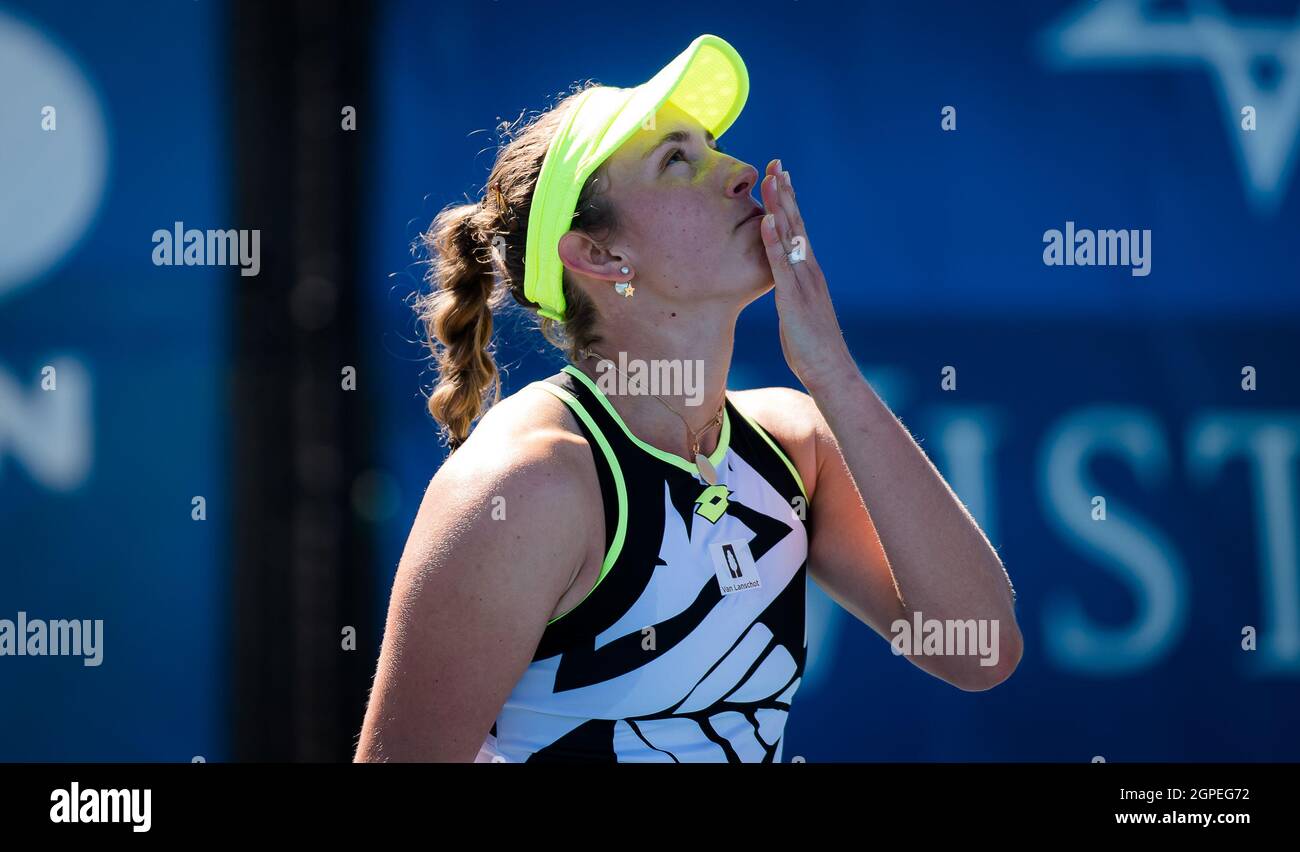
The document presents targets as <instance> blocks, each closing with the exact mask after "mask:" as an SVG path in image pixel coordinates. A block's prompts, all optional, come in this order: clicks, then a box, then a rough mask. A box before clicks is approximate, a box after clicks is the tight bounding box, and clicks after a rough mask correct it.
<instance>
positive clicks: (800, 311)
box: [759, 160, 857, 392]
mask: <svg viewBox="0 0 1300 852" xmlns="http://www.w3.org/2000/svg"><path fill="white" fill-rule="evenodd" d="M760 193H761V195H762V197H763V206H764V207H765V208H767V212H768V215H766V216H764V217H763V222H762V224H760V225H759V231H760V233H761V234H762V237H763V245H764V246H765V247H766V248H767V260H768V263H769V264H770V265H771V267H772V279H773V281H774V283H775V285H776V311H777V315H778V316H779V317H780V318H781V351H782V352H783V353H784V354H785V360H786V363H787V364H789V365H790V369H791V371H793V372H794V374H795V375H796V376H797V377H798V378H799V381H801V382H803V385H804V387H806V388H808V390H809V391H814V392H815V391H816V390H819V389H821V388H824V387H826V386H827V385H828V384H829V385H833V384H834V383H835V381H836V380H837V379H838V378H840V377H843V376H845V375H851V374H853V373H855V372H856V371H857V366H856V364H854V361H853V356H852V355H851V354H849V348H848V345H847V344H846V343H845V342H844V334H843V332H842V331H840V323H839V320H838V319H837V318H836V316H835V308H834V307H833V306H832V305H831V297H830V292H829V290H828V289H827V287H826V277H825V276H824V275H822V270H821V267H820V266H818V265H817V258H816V257H814V256H813V253H812V246H811V245H810V244H809V242H808V234H807V232H806V231H805V230H804V224H803V217H802V216H800V215H799V205H798V204H796V203H795V198H794V187H793V186H792V185H791V183H790V173H789V172H788V171H782V169H781V161H780V160H772V161H771V162H770V163H768V164H767V173H766V176H765V177H764V178H763V182H762V184H761V189H760ZM792 253H793V254H792ZM801 258H802V259H801ZM846 371H847V372H846Z"/></svg>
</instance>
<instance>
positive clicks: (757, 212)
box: [736, 205, 763, 228]
mask: <svg viewBox="0 0 1300 852" xmlns="http://www.w3.org/2000/svg"><path fill="white" fill-rule="evenodd" d="M762 215H763V208H762V207H759V206H757V205H755V207H754V209H752V210H750V211H749V212H748V213H746V214H745V218H743V219H741V220H740V221H739V222H737V223H736V228H739V227H740V226H741V225H743V224H745V223H746V222H748V221H749V220H751V219H757V218H758V217H759V216H762Z"/></svg>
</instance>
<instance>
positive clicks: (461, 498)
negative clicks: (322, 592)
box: [355, 397, 598, 762]
mask: <svg viewBox="0 0 1300 852" xmlns="http://www.w3.org/2000/svg"><path fill="white" fill-rule="evenodd" d="M547 399H550V397H547ZM498 422H500V421H498ZM484 427H488V428H487V429H485V428H484ZM594 478H595V474H594V466H593V463H592V461H591V453H590V450H589V448H588V447H587V444H586V442H585V441H583V440H582V439H581V438H580V437H577V436H575V435H573V434H571V433H569V432H567V431H565V430H563V429H562V428H559V427H557V426H554V425H553V424H552V425H550V426H549V427H548V426H545V425H539V424H532V425H531V427H530V428H527V429H518V428H516V429H513V430H506V429H504V428H501V427H500V426H498V427H497V428H495V429H494V428H492V427H491V426H489V424H488V422H487V420H486V419H485V420H484V422H483V423H480V424H479V428H478V429H476V430H475V432H474V433H473V435H472V436H471V438H470V440H469V441H467V442H466V443H465V445H464V446H463V447H461V448H460V449H459V450H457V451H456V452H455V453H454V454H453V455H452V456H451V457H450V458H449V459H448V461H447V462H446V463H445V464H444V465H443V467H442V468H441V469H440V470H439V471H438V473H437V475H436V476H434V478H433V481H432V482H431V483H430V485H429V488H428V490H427V491H426V492H425V495H424V500H423V502H422V503H421V506H420V510H419V513H418V515H417V517H416V520H415V523H414V526H413V528H412V530H411V535H410V538H409V539H408V541H407V544H406V549H405V551H404V553H403V554H402V559H401V562H400V564H399V566H398V570H397V576H396V578H395V580H394V583H393V592H392V598H391V601H390V604H389V610H388V618H387V623H386V627H385V631H384V640H383V646H382V649H381V651H380V657H379V666H378V671H377V673H376V676H375V682H374V686H373V688H372V691H371V695H370V703H369V706H368V708H367V711H366V716H365V722H364V724H363V727H362V730H361V737H360V743H359V746H358V749H357V754H356V758H355V759H356V760H357V761H358V762H361V761H473V760H474V758H475V756H476V755H477V754H478V750H479V747H480V746H481V745H482V743H483V739H484V736H485V735H486V734H487V732H488V730H489V729H490V728H491V726H492V722H493V720H494V719H495V717H496V715H497V713H498V712H499V711H500V709H501V706H502V704H503V703H504V702H505V699H506V697H507V696H508V695H509V694H510V691H511V689H512V688H513V687H514V685H515V683H516V682H517V681H518V679H519V677H520V676H521V675H522V674H523V672H524V670H525V669H526V668H527V666H528V664H529V662H530V661H531V659H532V655H533V653H534V651H535V650H536V648H537V643H538V640H539V639H540V637H541V635H542V632H543V630H544V629H545V627H546V622H547V620H548V619H549V618H550V617H551V614H552V611H553V610H554V609H555V606H556V603H557V601H559V600H560V599H561V597H562V595H564V593H565V591H566V589H567V588H568V587H569V586H570V585H571V584H572V582H573V580H574V578H575V577H576V576H577V574H578V570H579V568H580V567H581V565H582V563H583V560H584V558H585V556H586V554H587V548H588V538H589V537H588V534H587V532H588V531H587V530H585V529H581V528H575V525H577V524H578V523H579V521H577V520H575V515H578V514H579V513H575V512H574V509H573V507H574V506H575V505H581V504H582V503H583V501H587V500H590V499H591V498H592V496H591V494H590V489H591V487H592V485H591V483H593V482H594ZM597 499H598V498H597ZM502 513H504V518H503V517H502ZM579 517H580V516H579ZM557 531H563V534H557Z"/></svg>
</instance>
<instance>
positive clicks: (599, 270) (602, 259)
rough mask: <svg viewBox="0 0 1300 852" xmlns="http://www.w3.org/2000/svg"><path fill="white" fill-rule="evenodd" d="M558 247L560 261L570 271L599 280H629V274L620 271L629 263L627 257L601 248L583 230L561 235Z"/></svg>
mask: <svg viewBox="0 0 1300 852" xmlns="http://www.w3.org/2000/svg"><path fill="white" fill-rule="evenodd" d="M558 248H559V253H560V262H561V263H563V264H564V268H565V269H567V270H569V271H570V272H573V273H576V274H578V275H585V276H587V277H588V278H595V279H597V280H598V281H614V282H618V281H626V280H627V276H626V275H625V274H623V273H622V272H621V271H620V270H621V269H622V267H624V266H627V265H628V261H627V259H626V258H624V257H622V256H621V255H617V254H612V253H610V252H608V251H606V250H605V249H603V248H601V247H600V246H599V245H597V244H596V242H595V240H593V239H592V238H591V237H589V236H587V235H586V234H584V233H583V232H582V231H569V232H568V233H566V234H565V235H564V236H562V237H560V244H559V247H558Z"/></svg>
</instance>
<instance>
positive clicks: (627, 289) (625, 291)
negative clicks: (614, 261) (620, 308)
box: [614, 266, 636, 299]
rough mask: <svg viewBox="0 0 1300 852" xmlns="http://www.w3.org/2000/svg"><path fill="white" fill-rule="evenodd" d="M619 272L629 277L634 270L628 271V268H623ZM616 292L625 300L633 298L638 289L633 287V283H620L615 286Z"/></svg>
mask: <svg viewBox="0 0 1300 852" xmlns="http://www.w3.org/2000/svg"><path fill="white" fill-rule="evenodd" d="M618 271H619V272H621V273H623V274H624V275H627V274H629V273H630V272H631V271H632V270H630V269H628V268H627V267H626V266H622V267H619V270H618ZM614 291H615V292H617V293H618V294H619V295H620V296H622V297H623V298H624V299H630V298H632V294H633V293H635V292H636V288H635V287H633V286H632V282H631V281H620V282H618V283H617V284H615V285H614Z"/></svg>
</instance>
